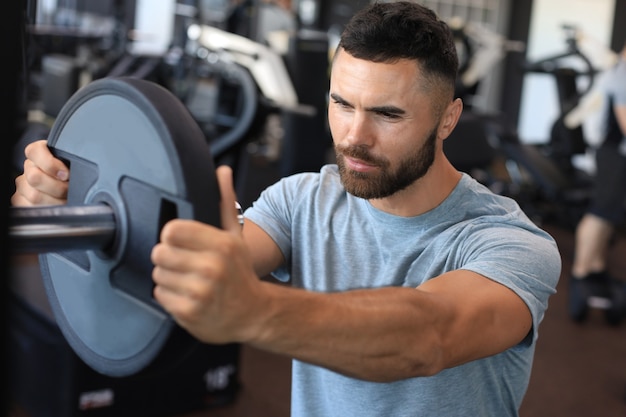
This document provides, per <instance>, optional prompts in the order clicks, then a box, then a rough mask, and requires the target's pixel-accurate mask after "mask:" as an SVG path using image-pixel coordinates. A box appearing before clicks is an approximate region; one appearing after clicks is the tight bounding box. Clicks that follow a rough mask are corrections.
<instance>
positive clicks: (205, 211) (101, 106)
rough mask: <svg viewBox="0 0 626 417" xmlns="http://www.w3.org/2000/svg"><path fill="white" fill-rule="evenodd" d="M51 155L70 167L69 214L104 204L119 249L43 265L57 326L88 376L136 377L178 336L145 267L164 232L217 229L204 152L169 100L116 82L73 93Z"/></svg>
mask: <svg viewBox="0 0 626 417" xmlns="http://www.w3.org/2000/svg"><path fill="white" fill-rule="evenodd" d="M48 145H49V147H50V148H51V150H52V151H53V153H55V154H56V155H57V156H58V157H60V158H61V159H64V160H65V161H66V162H67V163H68V164H69V165H70V172H71V175H70V183H69V191H68V204H69V205H85V204H90V205H91V204H99V203H103V204H108V205H110V206H111V207H112V208H113V210H114V213H115V218H116V237H115V244H114V245H112V247H110V248H108V249H106V250H102V251H100V250H97V251H92V250H86V251H72V252H64V253H46V254H41V255H40V265H41V269H42V275H43V279H44V284H45V287H46V292H47V296H48V298H49V300H50V304H51V305H52V310H53V312H54V314H55V318H56V320H57V322H58V324H59V327H60V329H61V331H62V332H63V334H64V336H65V338H66V339H67V340H68V342H69V344H70V345H71V347H72V348H73V349H74V351H75V352H76V353H77V354H78V356H80V357H81V359H83V360H84V361H85V363H86V364H87V365H89V366H90V367H92V368H93V369H94V370H96V371H98V372H100V373H103V374H105V375H109V376H127V375H131V374H135V373H138V372H140V371H141V370H143V369H145V368H146V367H148V366H149V365H153V364H154V362H155V360H156V359H157V358H158V355H159V353H160V352H161V350H162V349H163V348H164V346H166V345H168V346H169V345H170V344H171V343H169V342H170V339H171V338H172V337H173V332H174V330H177V331H178V332H181V329H179V328H178V327H177V326H176V325H175V323H174V321H173V320H172V318H171V317H170V316H169V315H168V314H167V313H166V312H165V311H164V310H163V309H162V308H161V307H160V306H159V305H158V304H157V303H156V302H155V301H154V300H153V298H152V288H153V287H152V279H151V272H152V264H151V262H150V258H149V257H150V251H151V249H152V247H153V246H154V244H155V243H156V242H157V241H158V235H159V231H160V228H161V227H162V225H163V224H164V223H165V222H166V221H167V220H169V219H171V218H174V217H181V218H193V219H196V220H200V221H203V222H205V223H209V224H213V225H219V189H218V187H217V180H216V177H215V168H214V164H213V159H212V156H211V152H210V150H209V146H208V142H207V140H206V138H205V136H204V134H203V133H202V131H201V130H200V128H199V127H198V125H197V124H196V122H195V121H194V120H193V118H192V117H191V115H190V114H189V112H188V110H187V108H186V107H185V106H184V105H183V104H182V103H181V102H180V101H179V100H178V98H177V97H175V96H174V95H173V94H172V93H171V92H170V91H168V90H166V89H165V88H163V87H161V86H159V85H157V84H155V83H152V82H150V81H145V80H140V79H133V78H124V77H121V78H105V79H100V80H96V81H94V82H92V83H90V84H88V85H86V86H85V87H83V88H82V89H81V90H79V91H78V92H77V93H75V94H74V96H72V97H71V99H70V100H69V101H68V102H67V103H66V104H65V106H64V107H63V108H62V110H61V112H60V114H59V116H58V118H57V119H56V121H55V123H54V126H53V128H52V130H51V132H50V135H49V137H48ZM175 344H176V346H180V345H181V344H180V341H178V340H177V341H176V343H175ZM168 349H169V350H170V351H171V349H170V348H169V347H168ZM169 354H170V356H171V352H170V353H169ZM174 356H175V353H174Z"/></svg>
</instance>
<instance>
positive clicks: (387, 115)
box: [378, 111, 399, 119]
mask: <svg viewBox="0 0 626 417" xmlns="http://www.w3.org/2000/svg"><path fill="white" fill-rule="evenodd" d="M378 114H379V115H381V116H382V117H384V118H386V119H397V118H398V117H399V116H398V115H397V114H395V113H388V112H386V111H381V112H378Z"/></svg>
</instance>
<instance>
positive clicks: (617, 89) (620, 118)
mask: <svg viewBox="0 0 626 417" xmlns="http://www.w3.org/2000/svg"><path fill="white" fill-rule="evenodd" d="M601 90H602V92H603V94H604V97H605V104H606V106H605V109H606V110H605V132H604V140H603V141H602V143H601V145H600V146H599V148H598V149H597V150H596V173H595V178H594V189H593V195H592V200H591V204H590V206H589V209H588V210H587V212H586V213H585V214H584V216H583V217H582V218H581V220H580V221H579V223H578V225H577V226H576V236H575V249H574V261H573V264H572V270H571V278H570V281H569V304H568V309H569V314H570V316H571V318H572V319H573V320H574V321H577V322H580V321H583V320H584V319H585V318H586V316H587V314H588V308H587V306H586V303H587V300H588V299H589V297H591V296H594V295H595V296H600V297H603V298H605V299H609V300H610V302H611V306H609V307H608V309H607V318H608V319H609V321H610V322H611V323H613V324H617V323H619V322H620V321H621V320H622V318H623V317H624V315H625V314H626V291H625V289H624V284H623V283H621V282H620V281H617V280H615V279H614V278H613V277H611V275H610V274H609V272H608V265H607V261H608V255H609V249H610V246H611V240H612V238H613V237H614V234H615V230H616V227H618V226H619V225H620V224H622V222H623V221H624V209H625V206H624V202H625V201H626V42H625V44H624V46H623V48H622V50H621V53H620V58H619V60H618V62H617V64H616V65H615V66H614V67H613V68H612V69H611V70H609V71H608V72H607V74H606V76H605V78H603V84H602V86H601Z"/></svg>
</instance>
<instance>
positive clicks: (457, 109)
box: [438, 98, 463, 139]
mask: <svg viewBox="0 0 626 417" xmlns="http://www.w3.org/2000/svg"><path fill="white" fill-rule="evenodd" d="M462 112H463V101H462V100H461V99H460V98H456V99H454V100H453V101H452V102H450V104H448V106H447V107H446V108H445V110H444V111H443V114H442V116H441V122H440V123H439V132H438V136H439V137H440V138H441V139H446V138H447V137H448V136H450V133H452V131H453V130H454V128H455V127H456V124H457V122H458V121H459V117H461V113H462Z"/></svg>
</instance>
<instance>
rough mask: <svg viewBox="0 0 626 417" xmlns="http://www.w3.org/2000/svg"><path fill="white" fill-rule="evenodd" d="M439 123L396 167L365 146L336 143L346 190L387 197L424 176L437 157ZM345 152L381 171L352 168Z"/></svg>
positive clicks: (369, 197)
mask: <svg viewBox="0 0 626 417" xmlns="http://www.w3.org/2000/svg"><path fill="white" fill-rule="evenodd" d="M437 125H438V124H437ZM437 125H436V126H435V128H434V129H433V130H432V131H431V132H430V134H429V135H428V138H427V139H426V142H424V145H423V146H422V147H421V148H419V149H417V150H416V151H415V152H414V153H412V154H410V155H408V156H407V157H406V158H404V159H403V160H402V161H400V165H399V166H398V168H397V169H396V170H395V171H392V170H391V168H390V165H391V164H390V163H389V161H388V160H387V159H384V158H378V157H375V156H372V155H370V154H369V153H368V151H367V148H366V147H364V146H361V145H356V146H349V147H345V148H340V147H338V146H335V154H336V157H337V166H338V167H339V176H340V178H341V183H342V184H343V186H344V188H345V189H346V191H347V192H349V193H350V194H352V195H354V196H356V197H360V198H364V199H367V200H371V199H379V198H385V197H389V196H390V195H393V194H395V193H397V192H398V191H401V190H404V189H405V188H407V187H408V186H409V185H411V184H413V183H414V182H415V181H417V180H418V179H420V178H422V177H423V176H424V175H426V173H427V172H428V170H429V169H430V167H431V166H432V164H433V162H434V160H435V147H436V143H437ZM344 155H345V156H348V157H351V158H357V159H360V160H362V161H364V162H367V163H368V164H372V165H375V166H377V167H378V168H379V170H380V172H379V173H377V174H375V173H364V172H356V171H352V170H349V169H348V168H346V165H345V161H344Z"/></svg>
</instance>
